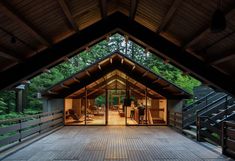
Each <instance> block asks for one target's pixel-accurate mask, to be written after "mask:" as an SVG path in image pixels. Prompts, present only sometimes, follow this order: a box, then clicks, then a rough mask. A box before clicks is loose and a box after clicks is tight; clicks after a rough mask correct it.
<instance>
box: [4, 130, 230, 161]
mask: <svg viewBox="0 0 235 161" xmlns="http://www.w3.org/2000/svg"><path fill="white" fill-rule="evenodd" d="M7 160H8V161H10V160H11V161H16V160H17V161H25V160H27V161H47V160H57V161H62V160H63V161H66V160H70V161H71V160H73V161H75V160H79V161H88V160H89V161H103V160H106V161H112V160H118V161H157V160H169V161H178V160H179V161H182V160H183V161H186V160H188V161H193V160H195V161H200V160H205V161H222V160H229V159H228V158H226V157H224V156H223V155H221V154H218V153H216V152H213V151H211V150H209V149H207V148H205V147H204V146H202V145H200V144H198V143H196V142H194V141H192V140H190V139H188V138H186V137H184V136H183V135H181V134H179V133H176V132H175V131H174V130H172V129H171V128H169V127H126V126H82V127H81V126H79V127H77V126H66V127H64V128H62V129H60V130H59V131H57V132H55V133H53V134H51V135H49V136H47V137H45V138H43V139H41V140H39V141H37V142H35V143H33V144H31V145H29V146H27V147H25V148H24V149H21V150H20V151H18V152H16V153H14V154H12V155H11V156H9V157H7V158H5V159H4V161H7Z"/></svg>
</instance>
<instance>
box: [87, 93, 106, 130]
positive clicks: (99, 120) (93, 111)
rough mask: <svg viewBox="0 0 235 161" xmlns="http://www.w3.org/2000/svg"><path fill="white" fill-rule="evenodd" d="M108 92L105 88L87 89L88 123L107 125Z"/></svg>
mask: <svg viewBox="0 0 235 161" xmlns="http://www.w3.org/2000/svg"><path fill="white" fill-rule="evenodd" d="M106 111H107V110H106V92H105V89H99V90H97V89H88V90H87V109H86V124H87V125H105V124H106Z"/></svg>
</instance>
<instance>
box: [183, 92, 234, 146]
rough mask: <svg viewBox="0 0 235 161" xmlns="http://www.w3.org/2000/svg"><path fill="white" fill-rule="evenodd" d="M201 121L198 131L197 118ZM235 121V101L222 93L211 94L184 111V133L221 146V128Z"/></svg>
mask: <svg viewBox="0 0 235 161" xmlns="http://www.w3.org/2000/svg"><path fill="white" fill-rule="evenodd" d="M197 117H198V118H200V119H199V126H198V128H200V129H197V126H196V118H197ZM229 119H230V120H231V119H235V99H234V98H232V97H231V96H229V95H227V94H225V93H222V92H211V93H209V94H208V95H207V96H205V97H203V98H201V99H200V100H198V102H195V104H194V105H190V107H185V109H184V111H183V128H184V129H183V133H184V134H185V135H187V136H189V137H190V138H197V132H198V134H199V137H198V138H199V139H200V140H204V141H207V142H210V143H213V144H217V145H220V144H221V126H222V122H223V121H225V120H229Z"/></svg>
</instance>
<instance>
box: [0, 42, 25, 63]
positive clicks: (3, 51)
mask: <svg viewBox="0 0 235 161" xmlns="http://www.w3.org/2000/svg"><path fill="white" fill-rule="evenodd" d="M0 56H1V57H4V58H6V59H10V60H13V61H16V62H21V61H22V60H21V58H19V57H17V55H16V54H15V52H14V51H10V50H9V49H7V48H5V47H3V46H0Z"/></svg>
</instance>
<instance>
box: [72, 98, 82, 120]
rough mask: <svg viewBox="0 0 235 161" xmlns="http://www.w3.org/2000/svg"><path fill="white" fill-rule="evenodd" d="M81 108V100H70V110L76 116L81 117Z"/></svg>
mask: <svg viewBox="0 0 235 161" xmlns="http://www.w3.org/2000/svg"><path fill="white" fill-rule="evenodd" d="M81 107H82V106H81V99H72V109H73V110H74V111H75V113H77V114H78V116H81V109H82V108H81Z"/></svg>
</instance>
